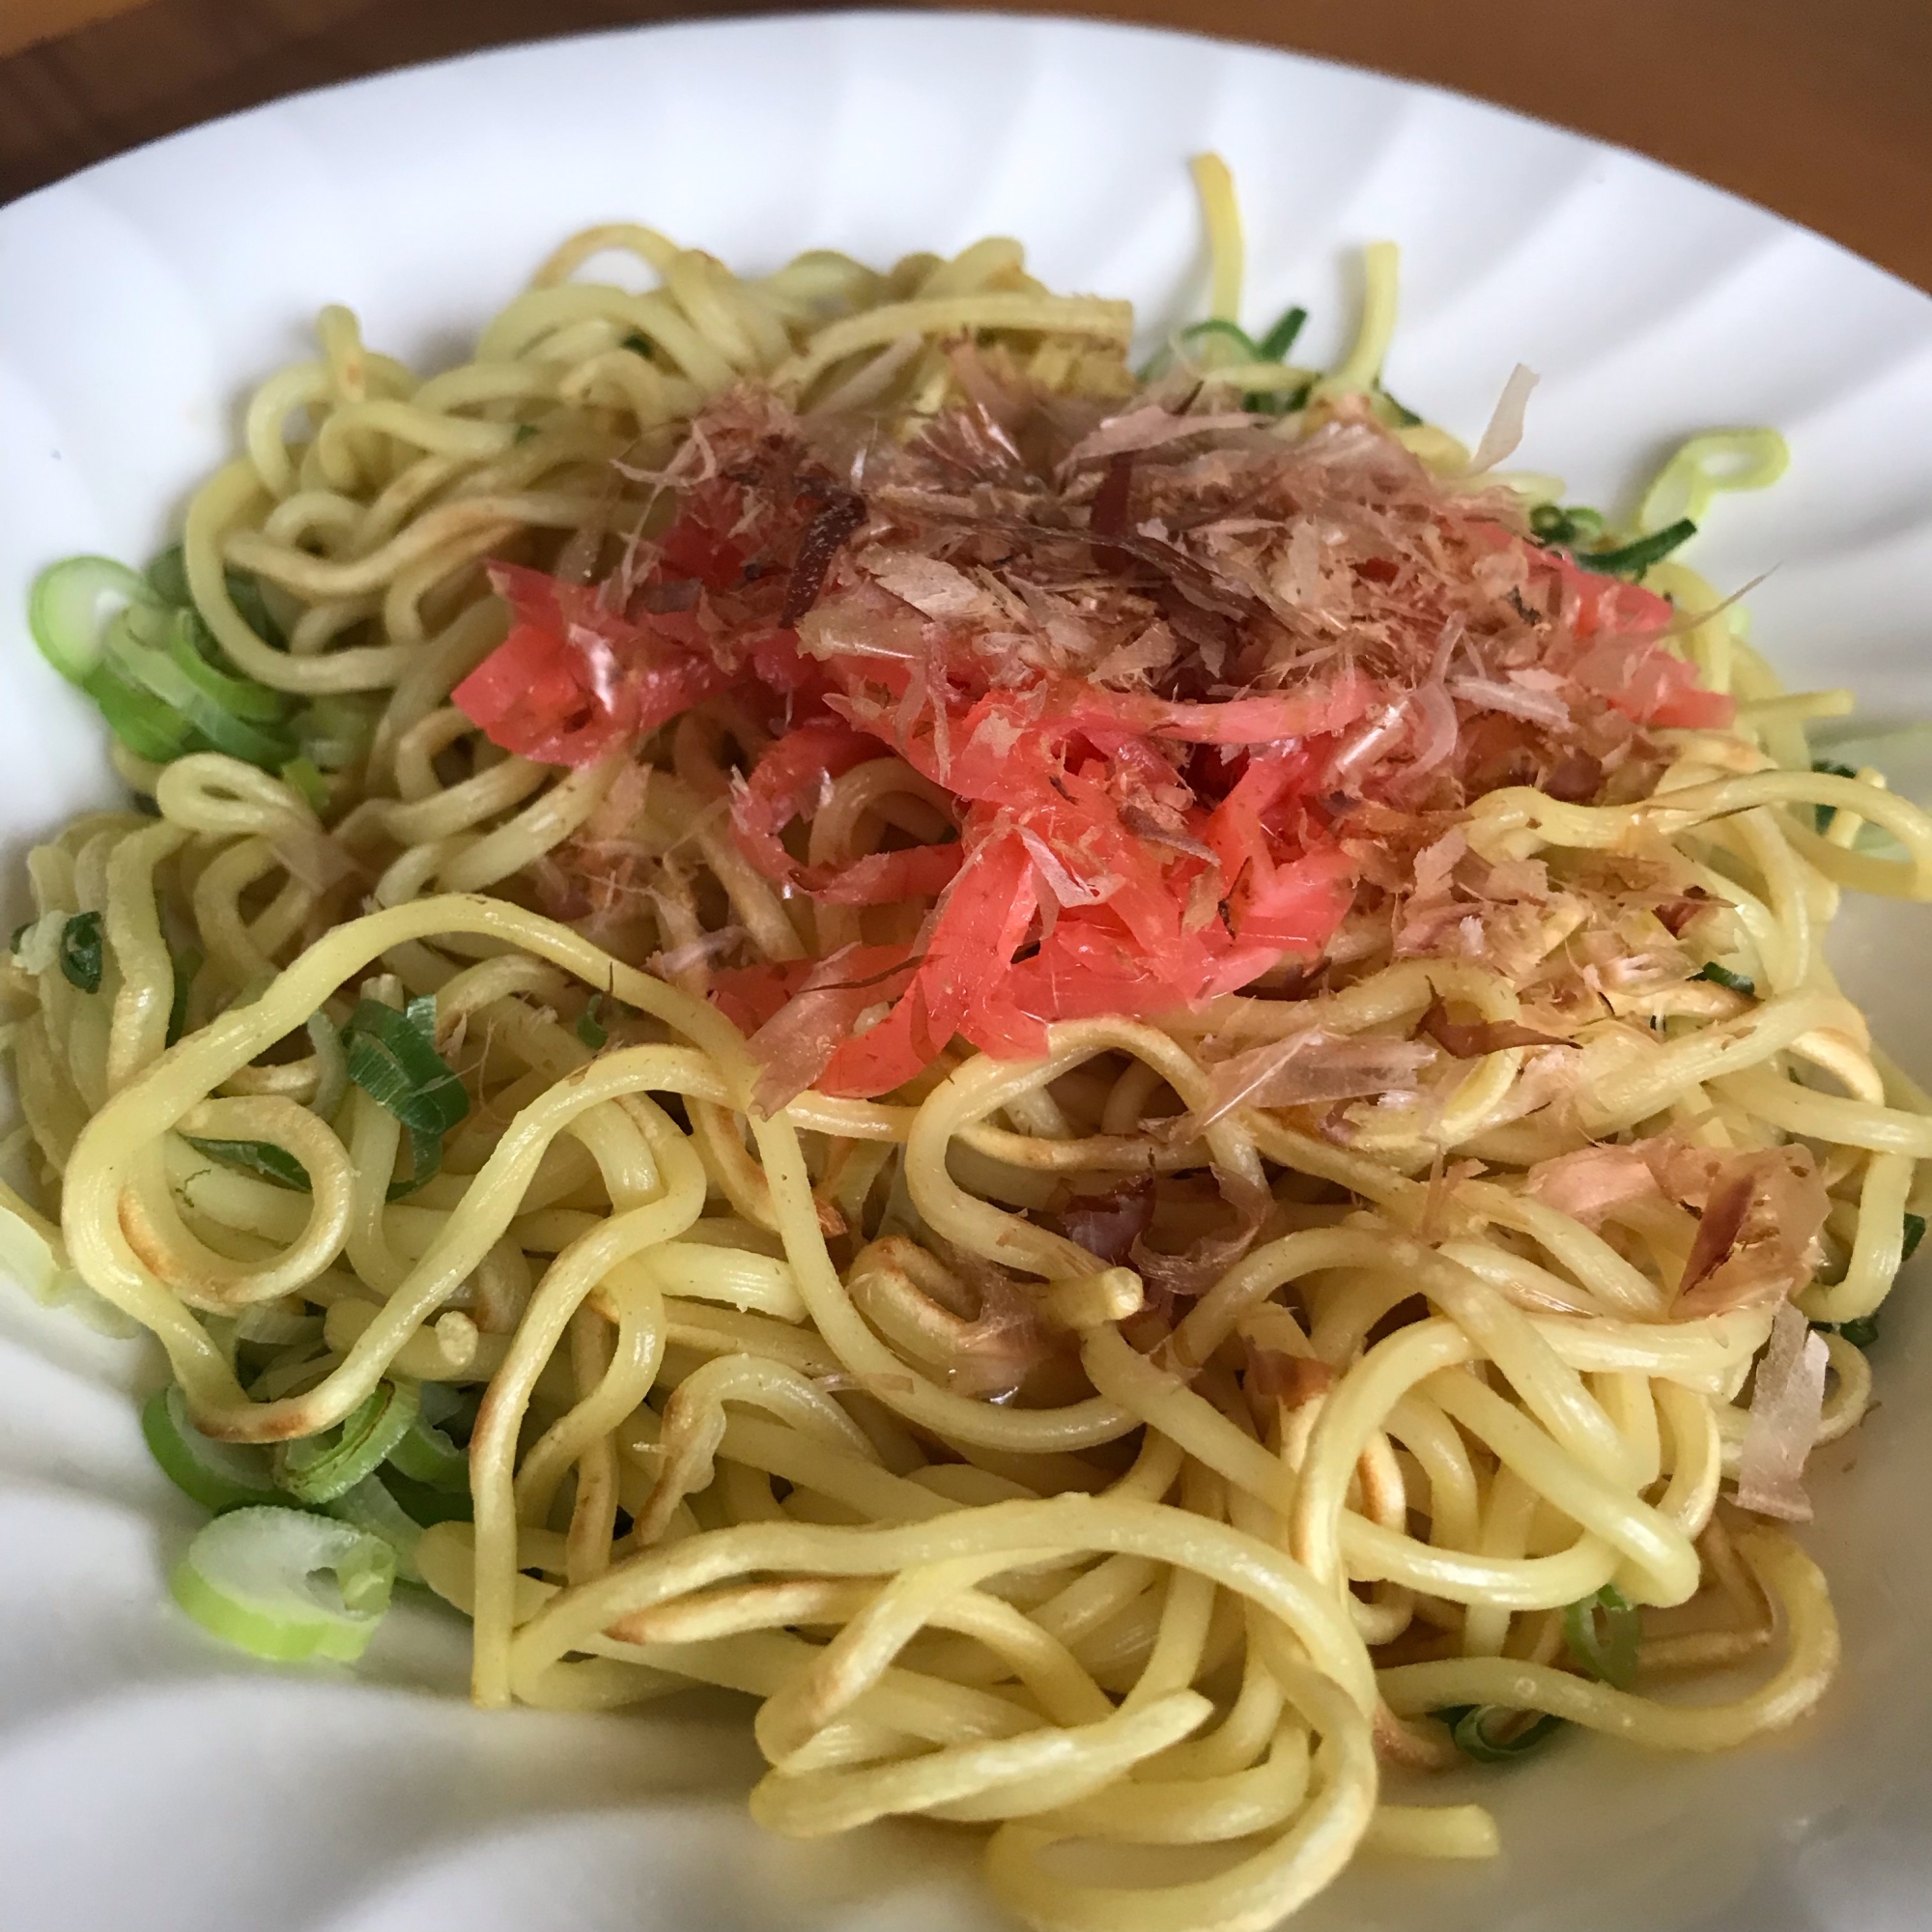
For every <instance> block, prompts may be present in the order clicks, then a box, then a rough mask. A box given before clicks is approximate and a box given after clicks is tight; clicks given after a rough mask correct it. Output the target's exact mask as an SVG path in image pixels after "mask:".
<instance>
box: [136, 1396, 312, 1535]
mask: <svg viewBox="0 0 1932 1932" xmlns="http://www.w3.org/2000/svg"><path fill="white" fill-rule="evenodd" d="M141 1435H142V1436H143V1438H144V1439H145V1440H146V1442H147V1445H148V1453H149V1454H150V1455H151V1456H153V1457H154V1459H155V1461H156V1463H159V1464H160V1467H161V1473H162V1474H163V1475H164V1476H166V1477H167V1479H168V1481H169V1482H171V1483H172V1484H174V1486H175V1488H176V1489H178V1490H180V1491H181V1492H183V1493H184V1494H185V1495H188V1496H191V1497H193V1499H194V1500H195V1501H196V1502H198V1503H199V1504H200V1505H201V1506H202V1508H203V1509H205V1510H213V1511H217V1512H218V1511H221V1510H230V1509H239V1508H241V1507H242V1506H243V1505H245V1504H249V1503H278V1502H280V1500H281V1497H280V1496H279V1495H278V1494H277V1493H276V1490H275V1484H274V1478H273V1475H272V1474H271V1473H270V1461H269V1452H268V1451H267V1450H266V1449H259V1448H257V1447H256V1446H255V1445H254V1444H253V1443H252V1442H217V1441H216V1440H215V1439H214V1438H213V1436H210V1435H203V1434H202V1433H201V1431H200V1430H198V1429H197V1428H196V1427H195V1426H194V1418H193V1417H192V1416H191V1415H190V1414H189V1413H188V1407H187V1397H186V1396H185V1395H184V1394H183V1393H182V1390H181V1385H180V1384H179V1383H175V1382H171V1383H170V1384H169V1385H168V1386H167V1387H166V1388H162V1389H156V1391H155V1393H154V1394H153V1395H151V1396H150V1397H149V1398H148V1400H147V1402H146V1403H145V1404H143V1405H142V1408H141Z"/></svg>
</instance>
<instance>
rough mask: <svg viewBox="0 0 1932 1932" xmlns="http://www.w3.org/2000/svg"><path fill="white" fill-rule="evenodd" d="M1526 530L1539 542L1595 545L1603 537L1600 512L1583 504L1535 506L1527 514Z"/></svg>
mask: <svg viewBox="0 0 1932 1932" xmlns="http://www.w3.org/2000/svg"><path fill="white" fill-rule="evenodd" d="M1529 528H1530V533H1531V535H1533V536H1535V537H1536V538H1537V539H1538V540H1539V541H1540V542H1542V543H1547V544H1561V545H1563V546H1565V547H1566V548H1567V547H1569V546H1571V545H1573V544H1589V543H1595V542H1596V540H1597V539H1598V538H1599V537H1600V536H1602V535H1603V534H1604V513H1603V512H1602V511H1601V510H1593V509H1590V508H1589V507H1588V506H1587V505H1586V504H1583V503H1539V504H1537V506H1536V508H1535V509H1533V510H1532V511H1530V513H1529Z"/></svg>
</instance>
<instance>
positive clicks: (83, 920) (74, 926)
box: [60, 912, 104, 993]
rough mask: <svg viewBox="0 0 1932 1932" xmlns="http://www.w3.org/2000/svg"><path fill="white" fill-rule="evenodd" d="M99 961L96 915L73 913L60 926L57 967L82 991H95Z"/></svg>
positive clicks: (99, 938) (98, 974) (98, 931)
mask: <svg viewBox="0 0 1932 1932" xmlns="http://www.w3.org/2000/svg"><path fill="white" fill-rule="evenodd" d="M103 963H104V961H103V955H102V947H101V937H100V915H99V913H98V912H77V913H75V914H74V916H73V917H72V918H71V920H69V921H68V923H66V924H65V925H64V926H62V927H61V940H60V968H61V972H62V974H63V975H65V977H66V979H67V982H68V984H69V985H70V986H78V987H79V988H80V990H81V991H82V992H83V993H98V992H99V990H100V973H101V967H102V965H103Z"/></svg>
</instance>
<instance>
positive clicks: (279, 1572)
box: [170, 1508, 396, 1663]
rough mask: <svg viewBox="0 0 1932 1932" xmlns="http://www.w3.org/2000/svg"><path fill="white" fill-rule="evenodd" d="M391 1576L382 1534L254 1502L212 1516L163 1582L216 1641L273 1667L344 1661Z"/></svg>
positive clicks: (375, 1614) (358, 1650)
mask: <svg viewBox="0 0 1932 1932" xmlns="http://www.w3.org/2000/svg"><path fill="white" fill-rule="evenodd" d="M324 1572H327V1573H329V1576H330V1577H332V1579H333V1580H332V1582H325V1581H324V1580H322V1573H324ZM395 1577H396V1557H395V1552H394V1551H393V1550H392V1549H391V1548H389V1546H388V1545H387V1544H386V1543H385V1542H384V1541H383V1539H382V1538H381V1537H377V1536H371V1535H370V1534H369V1533H368V1532H367V1531H366V1530H361V1529H357V1528H355V1527H354V1526H353V1525H351V1524H349V1523H346V1522H341V1521H338V1520H336V1519H335V1518H333V1517H325V1516H312V1515H310V1514H308V1513H307V1512H306V1511H304V1510H293V1509H276V1508H259V1509H238V1510H233V1511H231V1512H230V1513H229V1514H228V1515H226V1516H220V1517H216V1518H215V1520H213V1522H212V1523H210V1524H209V1525H208V1527H207V1528H206V1529H204V1530H203V1531H202V1532H201V1533H200V1534H199V1535H198V1536H197V1537H196V1538H195V1539H194V1541H193V1542H192V1543H191V1544H189V1545H188V1548H187V1554H186V1555H185V1556H184V1557H183V1558H182V1560H181V1562H180V1563H179V1564H178V1565H177V1566H176V1569H175V1573H174V1576H173V1577H172V1578H171V1579H170V1580H171V1587H172V1588H173V1591H174V1597H175V1601H176V1603H178V1604H179V1605H181V1606H182V1608H183V1609H185V1611H186V1612H187V1613H188V1615H189V1616H191V1617H192V1618H193V1619H194V1620H195V1622H196V1623H198V1624H199V1625H200V1626H201V1627H202V1629H204V1630H205V1631H207V1632H208V1633H209V1634H211V1635H212V1636H217V1637H220V1638H221V1639H222V1641H223V1642H224V1643H232V1644H235V1645H237V1646H239V1647H240V1648H241V1649H242V1650H245V1651H249V1652H252V1653H253V1655H255V1656H256V1657H265V1658H269V1659H270V1660H271V1661H273V1662H280V1663H288V1662H298V1661H300V1660H301V1659H304V1658H311V1657H322V1658H329V1659H333V1660H335V1661H336V1662H343V1663H350V1662H354V1661H355V1659H356V1658H358V1657H360V1656H361V1655H362V1653H363V1651H364V1650H366V1649H367V1648H368V1645H369V1639H370V1637H371V1636H373V1635H374V1634H375V1631H376V1626H377V1625H378V1624H379V1623H381V1622H382V1620H383V1614H384V1611H385V1610H387V1608H388V1607H389V1593H390V1590H391V1588H392V1587H393V1586H394V1583H395Z"/></svg>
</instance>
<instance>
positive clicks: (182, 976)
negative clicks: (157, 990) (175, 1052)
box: [168, 946, 201, 1046]
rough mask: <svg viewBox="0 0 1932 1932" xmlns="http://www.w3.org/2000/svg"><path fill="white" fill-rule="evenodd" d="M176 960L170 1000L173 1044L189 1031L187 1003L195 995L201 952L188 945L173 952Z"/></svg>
mask: <svg viewBox="0 0 1932 1932" xmlns="http://www.w3.org/2000/svg"><path fill="white" fill-rule="evenodd" d="M169 957H170V958H171V959H172V960H173V962H174V969H175V992H174V998H173V999H172V1000H170V1001H169V1002H168V1044H169V1045H170V1046H172V1045H173V1044H174V1043H175V1041H176V1040H178V1039H179V1038H180V1037H182V1035H183V1034H184V1033H185V1032H186V1031H187V1003H188V1001H189V1000H190V999H191V998H192V997H193V995H194V976H195V975H196V974H197V973H199V972H200V971H201V952H200V951H199V949H197V948H195V947H192V946H190V947H186V948H185V949H184V950H183V951H182V952H171V953H170V954H169Z"/></svg>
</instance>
